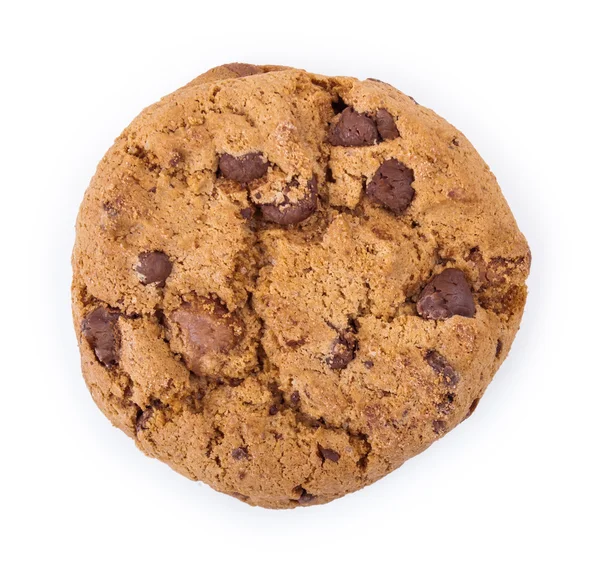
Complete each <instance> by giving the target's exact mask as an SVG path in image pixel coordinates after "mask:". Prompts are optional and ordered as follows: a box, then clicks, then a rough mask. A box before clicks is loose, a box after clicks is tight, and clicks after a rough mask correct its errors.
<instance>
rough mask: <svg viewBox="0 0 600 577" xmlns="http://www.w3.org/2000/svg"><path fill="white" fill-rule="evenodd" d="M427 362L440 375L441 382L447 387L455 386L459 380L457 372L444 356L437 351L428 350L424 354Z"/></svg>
mask: <svg viewBox="0 0 600 577" xmlns="http://www.w3.org/2000/svg"><path fill="white" fill-rule="evenodd" d="M425 360H426V361H427V364H428V365H429V366H430V367H431V368H432V369H433V370H434V371H435V372H436V373H437V374H438V375H439V376H440V378H441V379H442V382H443V383H444V384H445V385H448V386H449V387H455V386H456V385H457V383H458V381H459V378H460V377H459V376H458V373H457V372H456V371H455V370H454V368H453V367H452V365H450V363H449V362H448V361H447V360H446V358H445V357H443V356H442V355H440V353H438V352H437V351H429V352H428V353H427V354H426V355H425Z"/></svg>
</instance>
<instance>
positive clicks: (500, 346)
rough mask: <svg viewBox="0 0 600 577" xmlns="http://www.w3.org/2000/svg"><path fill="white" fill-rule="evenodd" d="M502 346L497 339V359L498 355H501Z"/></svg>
mask: <svg viewBox="0 0 600 577" xmlns="http://www.w3.org/2000/svg"><path fill="white" fill-rule="evenodd" d="M503 346H504V345H503V344H502V341H501V340H500V339H498V342H497V343H496V358H497V359H499V358H500V355H501V354H502V348H503Z"/></svg>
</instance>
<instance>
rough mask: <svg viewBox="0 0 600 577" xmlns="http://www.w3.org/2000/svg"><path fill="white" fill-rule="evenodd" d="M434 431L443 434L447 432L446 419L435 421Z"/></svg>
mask: <svg viewBox="0 0 600 577" xmlns="http://www.w3.org/2000/svg"><path fill="white" fill-rule="evenodd" d="M433 432H434V433H435V434H436V435H441V434H442V433H445V432H446V421H433Z"/></svg>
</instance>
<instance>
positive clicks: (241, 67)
mask: <svg viewBox="0 0 600 577" xmlns="http://www.w3.org/2000/svg"><path fill="white" fill-rule="evenodd" d="M225 68H227V69H228V70H231V72H233V73H234V74H237V75H238V77H240V76H253V75H254V74H262V73H263V71H262V69H261V68H259V67H258V66H254V64H245V63H244V62H232V63H231V64H225Z"/></svg>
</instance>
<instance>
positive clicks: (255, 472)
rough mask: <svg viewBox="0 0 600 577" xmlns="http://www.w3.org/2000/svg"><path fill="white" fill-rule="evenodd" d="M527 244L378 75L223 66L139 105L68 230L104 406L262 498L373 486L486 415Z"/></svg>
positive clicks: (454, 140)
mask: <svg viewBox="0 0 600 577" xmlns="http://www.w3.org/2000/svg"><path fill="white" fill-rule="evenodd" d="M530 260H531V259H530V252H529V249H528V246H527V242H526V241H525V239H524V237H523V235H522V234H521V233H520V232H519V229H518V228H517V225H516V223H515V220H514V218H513V216H512V214H511V212H510V209H509V207H508V205H507V203H506V201H505V199H504V197H503V196H502V193H501V191H500V189H499V187H498V184H497V182H496V180H495V178H494V176H493V175H492V173H491V172H490V170H489V168H488V166H487V165H486V164H485V162H484V161H483V160H482V159H481V158H480V156H479V155H478V154H477V152H476V151H475V150H474V148H473V147H472V146H471V144H470V143H469V142H468V140H467V139H466V138H465V137H464V136H463V135H462V134H461V133H460V132H459V131H458V130H456V129H455V128H454V127H453V126H451V125H450V124H448V123H447V122H446V121H444V120H443V119H442V118H440V117H439V116H437V115H436V114H435V113H434V112H432V111H431V110H429V109H427V108H425V107H423V106H420V105H419V104H417V103H416V102H415V101H414V100H413V99H412V98H411V97H409V96H406V95H404V94H403V93H402V92H400V91H398V90H397V89H395V88H394V87H392V86H390V85H389V84H386V83H385V82H381V81H378V80H375V79H368V80H365V81H359V80H357V79H355V78H347V77H325V76H320V75H316V74H309V73H307V72H305V71H303V70H296V69H293V68H285V67H278V66H253V65H250V64H239V63H237V64H228V65H224V66H220V67H218V68H214V69H212V70H210V71H208V72H206V73H205V74H203V75H201V76H199V77H198V78H196V79H195V80H194V81H192V82H191V83H189V84H188V85H187V86H184V87H183V88H181V89H179V90H177V91H176V92H174V93H172V94H170V95H169V96H166V97H165V98H163V99H162V100H160V101H159V102H157V103H156V104H153V105H152V106H150V107H148V108H146V109H145V110H144V111H143V112H142V113H141V114H140V115H139V116H138V117H137V118H136V119H135V120H134V121H133V122H132V123H131V124H130V125H129V126H128V127H127V128H126V129H125V131H124V132H123V133H122V134H121V135H120V136H119V137H118V138H117V140H116V141H115V143H114V145H113V146H112V147H111V148H110V150H109V151H108V152H107V153H106V156H105V157H104V158H103V159H102V161H101V162H100V164H99V166H98V169H97V172H96V174H95V176H94V177H93V179H92V181H91V184H90V186H89V188H88V190H87V192H86V193H85V198H84V200H83V203H82V205H81V209H80V212H79V216H78V219H77V237H76V243H75V248H74V252H73V291H72V297H73V313H74V323H75V330H76V332H77V335H78V338H79V344H80V350H81V357H82V367H83V374H84V377H85V381H86V383H87V385H88V387H89V390H90V392H91V394H92V397H93V399H94V401H95V402H96V403H97V405H98V406H99V407H100V409H101V410H102V411H103V412H104V414H105V415H106V416H107V417H108V418H109V419H110V420H111V422H112V423H113V424H114V425H115V426H117V427H119V428H120V429H122V430H123V431H124V432H125V433H127V434H128V435H129V436H130V437H132V438H134V439H135V442H136V444H137V446H138V447H139V448H140V449H141V450H142V451H144V452H145V453H146V454H147V455H149V456H151V457H155V458H157V459H160V460H161V461H164V462H165V463H167V464H168V465H170V466H171V467H172V468H173V469H175V470H176V471H178V472H180V473H181V474H183V475H185V476H187V477H189V478H190V479H193V480H199V481H202V482H204V483H208V484H209V485H210V486H211V487H213V488H214V489H216V490H218V491H222V492H224V493H228V494H230V495H233V496H235V497H237V498H238V499H241V500H242V501H244V502H246V503H249V504H251V505H259V506H262V507H270V508H289V507H296V506H298V505H313V504H319V503H326V502H328V501H331V500H332V499H335V498H337V497H341V496H343V495H345V494H347V493H349V492H351V491H356V490H357V489H360V488H361V487H364V486H365V485H368V484H370V483H372V482H374V481H376V480H377V479H380V478H381V477H382V476H384V475H386V474H387V473H389V472H390V471H393V470H394V469H396V468H397V467H399V466H400V465H401V464H402V463H404V461H406V460H407V459H409V458H410V457H412V456H414V455H416V454H417V453H420V452H421V451H423V450H424V449H425V448H427V447H428V446H429V445H430V444H431V443H432V442H434V441H435V440H436V439H439V438H440V437H441V436H443V435H444V434H445V433H447V432H448V431H449V430H451V429H452V428H453V427H455V426H456V425H457V424H459V423H460V422H461V421H462V420H463V419H465V417H467V416H469V415H470V414H471V413H472V412H473V410H474V409H475V407H476V405H477V403H478V401H479V399H480V398H481V396H482V395H483V392H484V390H485V388H486V386H487V385H488V383H489V382H490V381H491V379H492V377H493V375H494V373H495V372H496V370H497V369H498V367H499V366H500V364H501V363H502V361H503V360H504V359H505V358H506V355H507V353H508V351H509V349H510V347H511V344H512V342H513V339H514V337H515V333H516V332H517V330H518V327H519V323H520V319H521V315H522V313H523V307H524V305H525V298H526V286H525V280H526V277H527V275H528V272H529V266H530Z"/></svg>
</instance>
